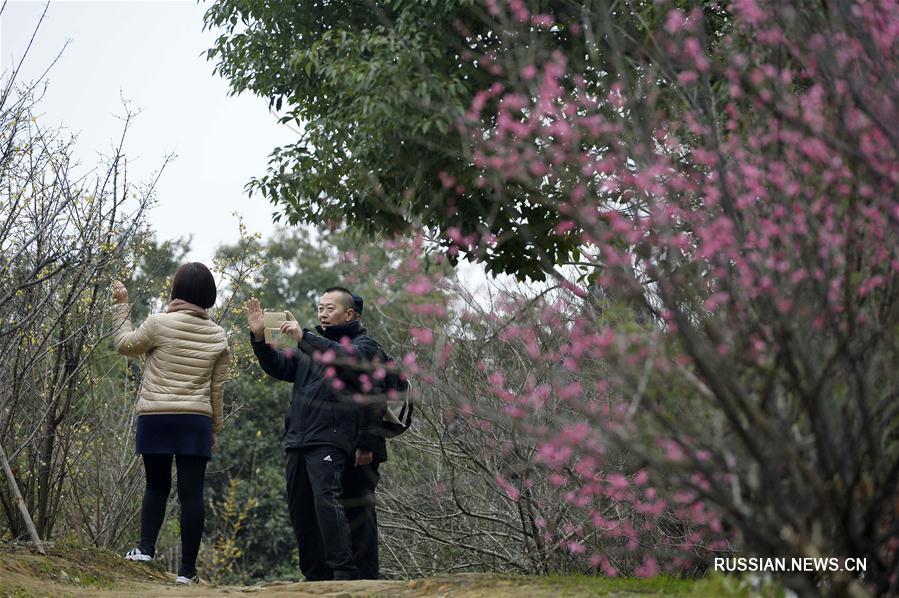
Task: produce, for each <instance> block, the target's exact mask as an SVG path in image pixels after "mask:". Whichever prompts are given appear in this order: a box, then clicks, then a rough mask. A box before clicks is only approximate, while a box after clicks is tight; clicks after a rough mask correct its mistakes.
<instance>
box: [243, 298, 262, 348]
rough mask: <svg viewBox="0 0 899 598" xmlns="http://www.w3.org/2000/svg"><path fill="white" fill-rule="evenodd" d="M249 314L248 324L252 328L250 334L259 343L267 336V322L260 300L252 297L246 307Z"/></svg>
mask: <svg viewBox="0 0 899 598" xmlns="http://www.w3.org/2000/svg"><path fill="white" fill-rule="evenodd" d="M244 309H245V310H246V313H247V324H249V326H250V332H252V333H253V337H254V338H255V339H256V340H257V341H258V340H262V338H263V337H264V336H265V320H264V319H263V317H262V306H261V305H259V299H257V298H256V297H252V298H251V299H250V300H249V301H247V302H246V304H245V305H244Z"/></svg>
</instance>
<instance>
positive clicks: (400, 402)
mask: <svg viewBox="0 0 899 598" xmlns="http://www.w3.org/2000/svg"><path fill="white" fill-rule="evenodd" d="M381 353H382V354H383V357H384V366H385V369H386V370H387V373H386V375H385V376H384V381H383V382H382V384H381V392H382V393H383V394H384V397H385V400H386V402H387V408H386V409H385V411H384V416H383V418H382V419H381V425H382V427H383V433H384V437H385V438H393V437H394V436H399V435H400V434H402V433H403V432H405V431H406V430H408V429H409V428H410V427H411V426H412V411H413V410H414V408H415V403H414V402H413V401H412V396H411V395H412V385H411V384H410V382H409V379H408V378H407V377H406V375H405V374H404V373H403V372H402V371H401V369H400V367H399V365H398V364H397V361H396V360H395V359H394V358H393V357H391V356H390V355H388V354H387V353H384V351H383V350H382V351H381Z"/></svg>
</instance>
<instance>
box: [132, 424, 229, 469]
mask: <svg viewBox="0 0 899 598" xmlns="http://www.w3.org/2000/svg"><path fill="white" fill-rule="evenodd" d="M135 445H136V451H137V453H138V454H139V455H196V456H199V457H206V458H212V418H211V417H207V416H205V415H199V414H193V413H185V414H183V415H170V414H159V415H140V416H138V418H137V441H136V443H135Z"/></svg>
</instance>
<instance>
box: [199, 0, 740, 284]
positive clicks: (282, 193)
mask: <svg viewBox="0 0 899 598" xmlns="http://www.w3.org/2000/svg"><path fill="white" fill-rule="evenodd" d="M488 4H489V3H488ZM538 4H539V5H540V6H539V7H538V9H537V10H535V12H547V11H550V12H552V13H553V14H554V15H555V18H556V19H557V22H561V23H565V25H561V26H555V27H539V26H536V25H535V26H527V27H514V28H513V27H511V26H510V27H509V28H508V29H506V30H497V29H494V28H493V27H491V26H489V21H488V19H487V18H486V15H485V13H484V10H483V4H482V2H481V1H480V0H447V1H440V2H414V1H408V0H384V1H373V0H341V1H338V2H321V1H318V0H303V1H299V2H297V1H293V0H275V1H272V2H264V3H262V2H254V1H246V0H220V1H218V2H215V3H214V4H213V5H212V6H211V7H210V8H209V10H208V12H207V13H206V17H205V22H206V25H207V27H210V28H223V30H224V33H222V35H220V37H219V38H218V39H217V40H216V42H215V45H214V46H213V48H212V49H210V50H209V52H208V57H209V58H210V59H214V60H216V61H217V62H216V70H217V72H218V73H219V74H221V75H223V76H224V77H226V78H227V79H228V80H229V81H230V83H231V89H232V91H233V92H234V93H239V92H243V91H251V92H252V93H255V94H257V95H260V96H263V97H266V98H268V99H269V101H270V103H271V105H272V106H273V107H275V108H277V109H282V108H283V109H284V110H285V112H286V115H285V116H284V118H283V120H284V121H285V122H290V121H293V122H295V123H296V124H297V125H298V126H299V127H300V130H301V133H300V136H299V139H298V140H297V141H296V142H295V143H293V144H290V145H287V146H285V147H280V148H277V149H276V150H274V152H273V153H272V155H271V163H270V167H269V170H268V173H267V174H266V175H264V176H261V177H259V178H256V179H254V180H253V181H251V182H250V184H249V185H248V187H249V189H250V190H251V191H254V192H261V193H263V194H264V195H265V196H266V197H268V198H269V199H270V200H271V201H272V202H273V203H275V204H276V205H277V206H278V207H279V208H280V209H281V211H282V212H281V214H280V215H279V216H278V217H279V218H280V217H281V216H282V215H283V216H284V217H285V218H286V220H287V221H289V222H290V223H292V224H295V223H299V222H306V223H313V224H321V223H329V222H343V223H346V224H347V225H349V226H350V227H351V229H353V230H356V231H361V232H362V233H366V234H368V235H372V234H375V233H378V234H386V235H393V234H396V233H405V232H409V231H410V230H412V228H411V227H412V226H418V227H424V228H427V229H431V230H438V231H442V233H443V237H444V241H445V243H446V244H448V243H449V240H450V236H451V234H450V233H451V232H452V231H458V233H457V234H458V235H459V236H461V237H463V238H472V239H477V240H478V241H480V239H481V238H482V237H484V238H488V237H489V238H490V239H493V242H491V243H489V244H486V243H485V244H481V243H480V242H478V243H475V244H473V245H471V246H463V247H461V248H457V249H456V250H454V251H459V252H461V253H462V254H463V255H465V256H467V257H468V258H469V259H479V260H483V261H484V262H485V263H486V265H487V268H488V270H489V271H491V272H506V273H513V274H516V275H518V276H519V277H522V278H523V277H525V276H529V277H531V278H534V279H537V280H542V279H544V277H545V274H546V270H547V268H546V263H547V262H551V263H553V264H559V263H565V262H569V261H572V260H576V259H577V257H578V255H579V251H578V248H579V246H580V242H579V240H578V239H577V238H576V237H575V236H574V235H572V234H568V233H564V232H560V231H559V230H558V229H557V225H558V224H559V222H560V221H561V219H562V218H561V216H560V214H559V213H558V211H557V210H556V209H555V208H554V207H553V202H552V201H544V200H546V199H552V198H558V196H559V189H558V188H556V187H554V186H553V185H552V184H550V182H549V181H541V180H540V179H539V177H536V178H535V177H531V178H529V179H528V180H522V181H515V182H510V183H509V184H507V185H506V186H504V187H503V189H502V201H497V199H498V197H497V191H496V190H494V189H492V188H491V187H489V186H485V184H484V181H483V179H482V178H481V173H480V167H479V166H478V165H475V164H474V163H473V161H472V159H471V156H470V155H469V154H470V152H469V148H470V145H471V139H470V138H469V137H468V136H467V134H466V132H465V130H464V128H463V127H460V126H459V125H460V124H461V123H462V121H463V120H464V117H465V115H466V113H468V112H469V109H470V108H471V106H472V105H473V103H474V104H475V105H480V106H483V105H485V104H493V103H495V97H496V95H497V94H496V93H495V92H496V91H497V90H498V89H499V88H491V84H492V83H494V81H495V80H496V79H497V77H498V76H499V77H509V78H512V79H513V80H516V81H519V80H523V79H524V78H526V77H527V76H528V75H527V73H528V71H527V70H522V69H525V68H526V69H531V68H533V66H532V65H533V61H534V58H535V57H534V55H533V53H532V52H531V50H529V47H530V45H532V44H535V45H542V46H548V47H552V48H554V49H555V50H556V51H558V52H561V53H562V55H564V56H565V57H566V59H567V61H568V62H569V64H571V65H572V66H573V67H574V68H576V69H577V70H578V71H579V72H580V73H581V75H582V76H583V77H585V78H586V79H587V81H588V85H590V86H600V84H602V83H605V82H608V79H609V77H610V73H612V72H614V71H615V70H619V71H620V70H621V68H624V67H629V66H630V65H631V62H630V59H631V57H632V56H635V55H639V54H640V53H641V52H642V51H643V50H642V44H644V43H649V42H650V41H651V40H650V35H651V32H652V31H653V30H654V29H655V28H657V26H658V25H659V24H660V22H661V19H662V18H663V17H664V12H663V11H661V10H659V9H658V8H657V7H656V3H653V2H648V1H641V2H629V3H617V4H616V5H615V7H614V8H612V7H609V6H606V5H605V3H604V2H598V1H582V2H563V1H553V2H540V3H538ZM710 6H716V4H715V3H710ZM709 11H710V17H712V18H710V19H709V20H708V23H709V24H710V27H715V28H719V29H720V28H723V27H724V26H725V19H724V13H723V12H721V11H720V10H717V11H714V10H713V9H712V8H710V9H709ZM601 12H608V13H609V14H610V15H611V16H612V19H613V21H614V26H616V27H620V28H621V29H622V30H623V31H624V34H623V35H621V36H620V37H618V38H617V39H618V40H619V41H620V42H621V43H622V45H623V47H616V48H614V49H615V50H616V51H617V52H616V53H615V54H614V55H613V53H612V52H611V51H610V50H611V48H610V45H609V44H610V43H611V40H610V39H609V37H608V36H607V35H606V34H605V33H604V32H603V31H599V30H592V29H591V30H588V31H587V35H580V34H579V32H580V28H581V25H580V24H579V23H580V20H581V18H583V19H584V22H585V23H586V24H588V25H589V23H591V22H592V21H593V16H594V15H595V14H598V13H601ZM522 18H524V17H522ZM529 19H530V17H527V18H524V20H525V21H528V20H529ZM536 22H537V21H535V23H536ZM529 23H530V21H529ZM571 23H574V24H575V25H574V27H573V28H572V27H570V26H569V24H571ZM517 24H518V23H517V21H513V23H512V25H517ZM538 42H539V44H538ZM613 60H617V61H618V62H617V64H616V65H612V64H611V63H612V61H613ZM613 66H617V67H618V68H617V69H615V68H613ZM519 71H521V72H519ZM632 72H633V74H634V75H635V76H638V77H639V76H642V73H643V72H644V71H642V70H641V69H640V67H639V65H638V66H634V67H633V68H632ZM536 83H537V82H536V81H535V82H533V85H531V87H534V85H536ZM488 89H490V90H489V91H488ZM662 92H663V93H664V89H662ZM505 158H506V159H507V160H508V162H509V164H508V165H509V166H512V165H513V162H519V161H523V160H525V159H526V157H520V156H515V155H510V156H506V157H505ZM472 234H474V236H471V237H469V236H470V235H472ZM456 255H457V254H456V253H455V252H453V253H451V257H452V259H455V257H456Z"/></svg>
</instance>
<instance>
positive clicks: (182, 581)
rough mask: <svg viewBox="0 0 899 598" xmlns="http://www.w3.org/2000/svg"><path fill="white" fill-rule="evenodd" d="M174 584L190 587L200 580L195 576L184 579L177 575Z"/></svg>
mask: <svg viewBox="0 0 899 598" xmlns="http://www.w3.org/2000/svg"><path fill="white" fill-rule="evenodd" d="M175 583H180V584H182V585H190V584H195V583H200V578H199V577H198V576H196V575H194V576H193V577H184V576H183V575H179V576H178V577H176V578H175Z"/></svg>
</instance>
